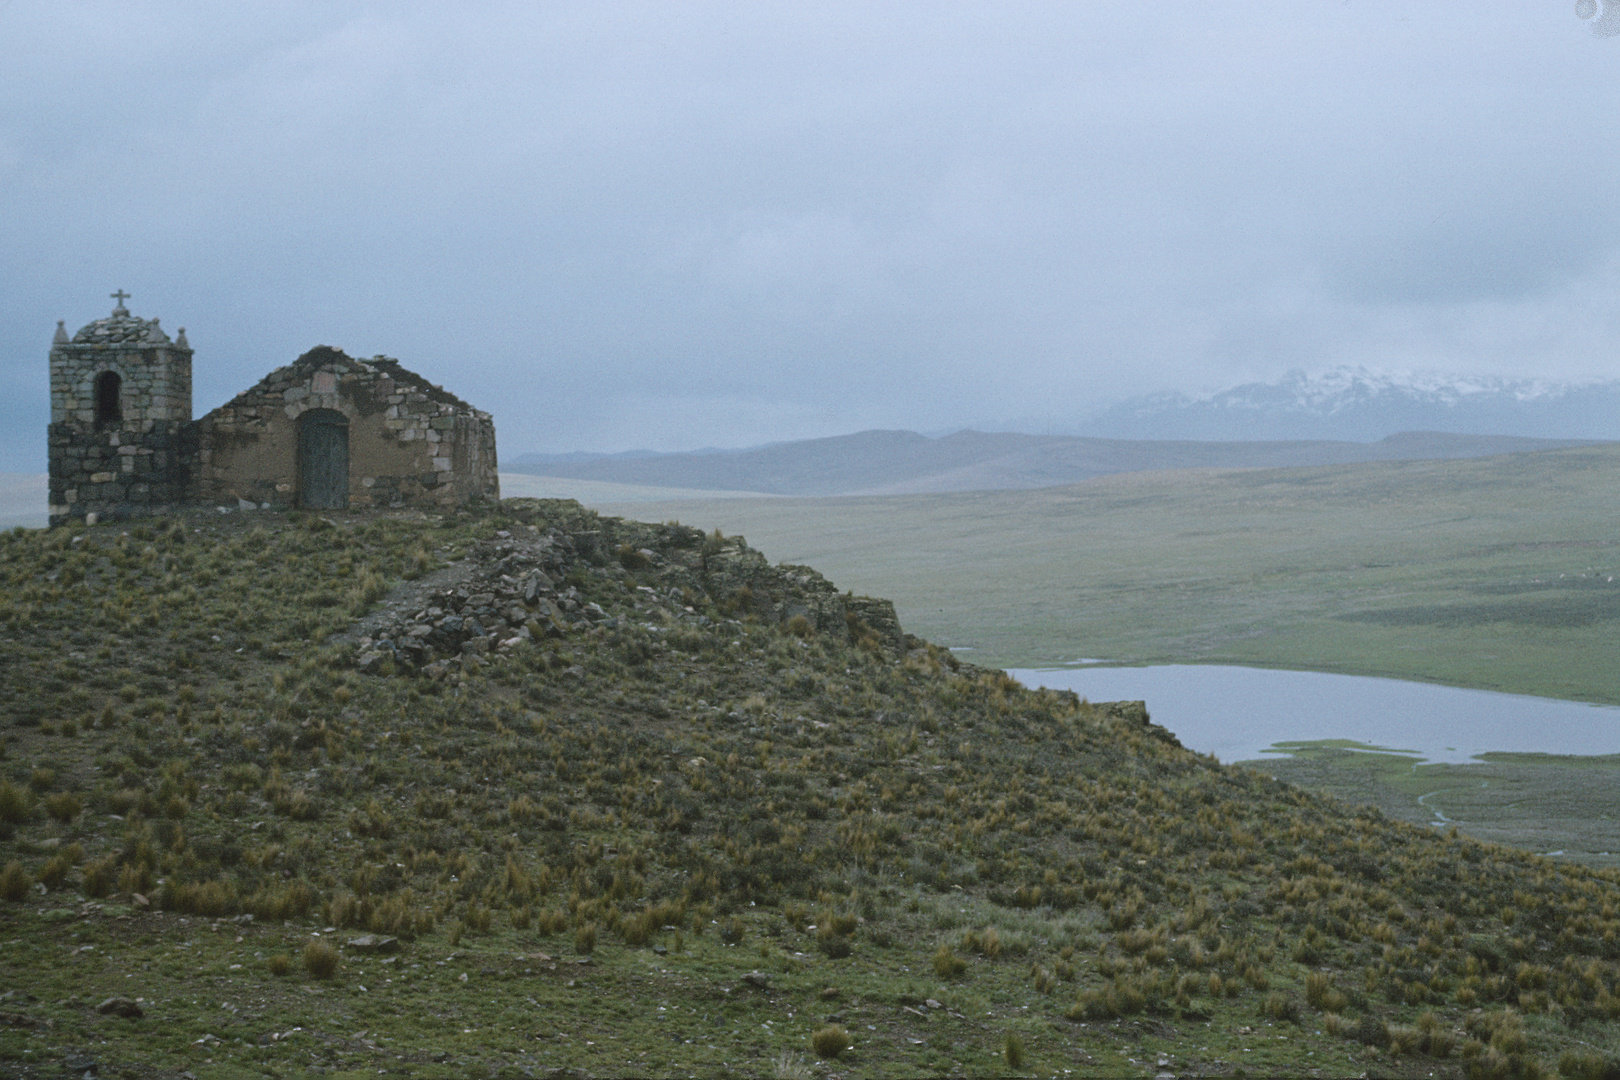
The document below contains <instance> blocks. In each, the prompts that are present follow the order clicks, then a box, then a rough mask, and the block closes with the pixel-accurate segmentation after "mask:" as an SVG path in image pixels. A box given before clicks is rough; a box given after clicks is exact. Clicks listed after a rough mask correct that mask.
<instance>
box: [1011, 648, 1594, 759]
mask: <svg viewBox="0 0 1620 1080" xmlns="http://www.w3.org/2000/svg"><path fill="white" fill-rule="evenodd" d="M1008 674H1009V675H1011V676H1012V677H1013V678H1015V679H1017V680H1018V681H1019V682H1021V683H1023V684H1024V685H1025V686H1046V687H1050V688H1052V689H1054V690H1073V691H1074V692H1075V693H1077V694H1079V695H1080V696H1081V697H1083V698H1086V699H1088V700H1090V701H1137V700H1140V701H1145V702H1147V708H1148V714H1149V715H1150V716H1151V717H1152V718H1153V722H1154V723H1155V724H1158V725H1160V726H1161V727H1164V728H1167V729H1169V730H1170V731H1171V732H1173V733H1175V736H1176V738H1178V739H1180V740H1181V743H1182V745H1183V746H1186V747H1189V748H1191V749H1193V750H1197V751H1199V752H1200V753H1212V754H1214V755H1215V756H1216V757H1218V758H1219V759H1220V760H1222V761H1248V760H1254V759H1257V758H1264V757H1266V756H1267V755H1268V754H1276V753H1277V752H1278V751H1277V750H1276V749H1274V748H1275V747H1276V746H1277V744H1278V743H1286V742H1313V741H1318V740H1325V739H1347V740H1351V741H1353V742H1356V743H1362V744H1366V745H1367V746H1372V747H1381V748H1384V749H1390V750H1406V751H1411V752H1413V753H1416V754H1419V755H1421V756H1422V757H1424V758H1426V759H1427V760H1429V761H1436V762H1439V761H1447V762H1466V761H1468V760H1470V759H1471V758H1473V757H1474V756H1475V755H1476V754H1482V753H1485V752H1486V751H1490V750H1499V751H1509V752H1514V753H1542V754H1616V753H1620V708H1617V707H1615V706H1610V705H1588V704H1586V703H1584V702H1578V701H1560V700H1557V699H1554V698H1538V697H1527V696H1524V695H1520V694H1498V693H1493V692H1491V691H1489V690H1462V689H1458V688H1457V687H1452V686H1436V685H1434V684H1432V683H1417V682H1406V681H1404V680H1401V679H1375V678H1368V677H1365V676H1360V675H1324V674H1322V673H1320V672H1314V671H1282V670H1278V669H1274V668H1249V667H1228V666H1217V665H1205V664H1163V665H1156V666H1152V667H1091V666H1087V667H1079V668H1056V669H1027V668H1026V669H1009V670H1008Z"/></svg>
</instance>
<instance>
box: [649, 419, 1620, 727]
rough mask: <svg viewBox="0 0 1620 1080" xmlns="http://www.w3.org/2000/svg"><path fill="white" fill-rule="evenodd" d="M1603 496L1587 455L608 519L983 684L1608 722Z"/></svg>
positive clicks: (1617, 602)
mask: <svg viewBox="0 0 1620 1080" xmlns="http://www.w3.org/2000/svg"><path fill="white" fill-rule="evenodd" d="M1616 490H1620V448H1616V447H1613V446H1603V447H1593V448H1588V449H1581V450H1563V451H1549V452H1543V453H1534V454H1513V455H1507V456H1502V457H1494V458H1483V459H1478V460H1470V461H1448V462H1400V463H1385V464H1367V465H1343V466H1331V467H1320V468H1299V469H1255V470H1242V471H1193V472H1181V473H1176V472H1160V473H1138V474H1133V475H1130V476H1117V477H1105V478H1102V479H1099V480H1094V481H1091V482H1089V483H1085V484H1077V485H1074V486H1071V487H1067V488H1053V489H1045V490H1040V491H1001V492H972V493H965V494H959V495H932V496H906V497H893V498H866V499H835V500H769V501H748V500H738V501H732V502H726V503H712V504H711V503H693V502H683V503H670V504H656V503H654V504H639V505H636V506H626V507H624V508H623V509H624V510H625V512H627V513H633V514H634V515H635V516H638V517H645V518H664V519H676V518H679V519H681V520H702V521H714V522H719V523H720V524H721V525H722V527H724V528H726V529H728V530H734V531H738V532H742V533H743V534H744V535H746V536H748V537H749V538H750V540H752V541H754V542H756V543H757V544H759V545H760V546H761V547H763V548H765V549H766V550H769V551H771V552H772V553H773V554H774V555H776V556H778V557H780V558H784V559H788V560H791V561H794V562H807V563H810V564H812V565H814V566H817V567H819V568H821V569H823V571H824V572H826V573H827V574H829V575H830V576H832V577H834V578H836V579H837V580H838V581H839V582H841V583H843V584H845V585H849V586H853V587H854V588H857V589H866V590H872V591H879V592H882V594H883V595H885V596H889V597H892V598H893V599H894V601H895V604H896V606H897V607H898V608H899V611H900V615H901V618H902V619H903V620H904V622H905V624H906V625H907V627H909V628H911V629H913V630H914V631H915V632H917V633H919V634H921V635H923V636H925V637H927V638H929V639H930V640H933V641H937V642H940V643H942V644H946V645H952V646H970V647H972V648H973V649H974V650H975V651H974V652H972V653H967V654H964V655H967V656H971V657H972V658H973V659H974V660H975V661H977V662H980V663H984V664H987V665H994V666H1007V667H1042V666H1050V665H1054V664H1058V663H1061V662H1063V661H1066V660H1072V659H1075V658H1077V657H1101V658H1104V659H1108V660H1115V661H1119V662H1122V663H1147V662H1167V661H1202V662H1211V663H1244V664H1261V665H1268V664H1269V665H1277V666H1283V667H1297V668H1305V669H1311V670H1318V671H1338V672H1345V673H1349V674H1363V675H1390V676H1396V677H1401V678H1414V679H1423V680H1429V681H1436V682H1445V683H1451V684H1454V685H1458V686H1474V687H1480V688H1483V689H1491V690H1506V691H1512V692H1517V693H1528V694H1542V695H1547V696H1554V697H1564V698H1570V699H1575V700H1583V701H1596V702H1605V703H1609V704H1620V664H1616V663H1615V656H1616V654H1615V646H1614V640H1615V638H1614V630H1615V628H1616V620H1617V619H1620V583H1617V582H1615V581H1612V580H1610V579H1611V578H1612V577H1620V533H1617V532H1616V529H1615V522H1614V514H1613V509H1612V508H1613V493H1614V492H1615V491H1616Z"/></svg>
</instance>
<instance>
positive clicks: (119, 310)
mask: <svg viewBox="0 0 1620 1080" xmlns="http://www.w3.org/2000/svg"><path fill="white" fill-rule="evenodd" d="M107 295H108V296H110V297H112V298H113V299H114V300H116V301H118V306H117V307H115V308H113V314H114V315H128V314H129V308H127V307H125V306H124V301H125V300H128V299H129V293H127V292H125V291H124V290H123V289H119V290H118V291H117V292H115V293H108V294H107Z"/></svg>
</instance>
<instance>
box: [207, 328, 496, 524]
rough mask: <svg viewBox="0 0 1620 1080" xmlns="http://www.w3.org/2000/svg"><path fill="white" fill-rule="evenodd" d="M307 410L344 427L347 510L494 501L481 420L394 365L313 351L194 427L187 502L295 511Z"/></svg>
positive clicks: (487, 434)
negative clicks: (330, 414) (322, 412)
mask: <svg viewBox="0 0 1620 1080" xmlns="http://www.w3.org/2000/svg"><path fill="white" fill-rule="evenodd" d="M311 409H330V410H334V411H336V412H339V413H342V414H343V416H344V418H345V419H346V420H347V421H348V445H349V490H348V504H349V507H350V508H356V509H357V508H364V507H418V508H422V509H443V508H448V507H452V506H457V505H461V504H463V503H467V502H471V501H475V500H479V499H491V500H493V499H498V498H500V482H499V479H498V477H497V475H496V465H497V462H496V456H495V424H494V421H493V420H492V419H491V418H490V415H489V414H488V413H484V412H479V411H478V410H476V409H474V408H472V406H470V405H468V404H467V403H466V402H464V401H462V400H461V399H460V398H458V397H456V396H455V395H454V394H451V393H449V392H448V391H446V390H444V389H443V388H441V387H438V386H434V385H432V384H431V383H429V382H427V381H426V380H425V379H423V378H422V377H421V376H419V375H416V374H414V373H413V372H410V371H407V370H405V369H404V368H402V367H400V365H399V363H398V362H397V361H395V360H391V359H388V358H387V357H381V356H379V357H373V358H372V359H370V360H356V359H354V358H352V357H349V356H346V355H344V354H343V353H342V352H341V351H339V350H337V349H333V348H329V347H327V346H319V347H317V348H315V349H312V350H310V351H309V352H308V353H305V354H304V355H303V356H301V357H299V358H298V360H297V361H296V362H295V363H293V364H291V365H289V366H288V367H284V368H280V369H278V370H276V371H273V372H271V373H270V374H269V375H267V376H266V377H265V378H264V379H263V380H261V381H260V382H259V384H258V385H257V386H254V387H253V388H252V389H250V390H248V391H246V392H244V393H241V394H238V395H237V396H236V397H235V398H233V399H231V400H230V401H228V402H226V403H225V404H224V405H222V406H220V407H219V408H218V409H215V410H214V411H213V412H211V413H209V414H208V415H206V416H204V417H202V418H201V419H200V420H198V421H197V424H196V444H197V467H196V469H195V470H194V472H193V480H192V486H191V489H190V491H189V493H188V496H189V499H190V501H195V502H204V503H229V504H236V503H237V502H238V501H245V502H251V503H254V504H256V505H259V506H269V507H293V506H298V505H299V500H300V492H299V490H298V487H299V471H298V466H299V463H298V418H299V416H301V415H302V414H303V413H305V412H307V411H308V410H311Z"/></svg>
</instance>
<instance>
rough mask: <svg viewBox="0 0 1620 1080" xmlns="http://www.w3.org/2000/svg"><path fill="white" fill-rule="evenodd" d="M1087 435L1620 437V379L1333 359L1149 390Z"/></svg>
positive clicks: (1101, 417) (1103, 417)
mask: <svg viewBox="0 0 1620 1080" xmlns="http://www.w3.org/2000/svg"><path fill="white" fill-rule="evenodd" d="M1080 429H1081V430H1082V431H1083V432H1084V433H1085V434H1087V435H1099V436H1107V437H1112V438H1137V439H1348V440H1352V441H1357V442H1370V441H1373V440H1377V439H1381V438H1384V437H1385V436H1388V435H1393V434H1395V433H1397V432H1402V431H1445V432H1456V433H1467V434H1488V435H1523V436H1532V437H1536V438H1548V439H1615V438H1620V381H1616V380H1609V381H1588V382H1555V381H1551V380H1547V379H1507V378H1498V377H1492V376H1481V375H1447V374H1441V373H1435V372H1407V373H1393V372H1379V371H1372V370H1369V369H1366V368H1360V367H1340V368H1332V369H1329V370H1327V371H1321V372H1314V373H1307V372H1304V371H1290V372H1289V373H1288V374H1286V375H1284V376H1283V377H1282V378H1281V379H1278V380H1277V381H1276V382H1268V383H1259V382H1256V383H1245V384H1244V385H1242V386H1234V387H1230V388H1228V389H1225V390H1219V391H1215V392H1212V393H1208V394H1203V395H1190V394H1184V393H1177V392H1163V393H1157V394H1148V395H1145V396H1142V397H1136V398H1131V399H1128V400H1126V401H1123V402H1120V403H1119V404H1117V405H1114V406H1112V407H1111V408H1108V409H1105V410H1103V411H1101V412H1099V413H1096V414H1094V415H1093V416H1091V417H1088V418H1087V419H1086V420H1085V421H1084V422H1083V423H1082V424H1081V426H1080Z"/></svg>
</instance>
